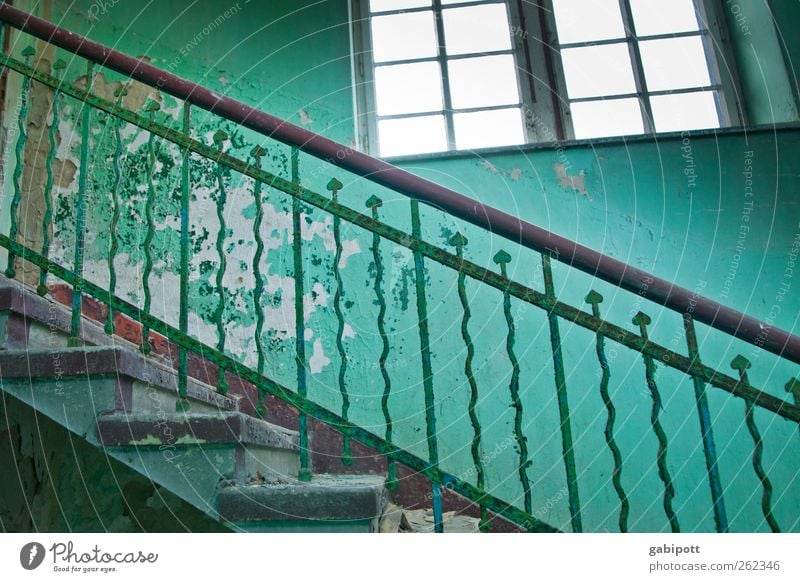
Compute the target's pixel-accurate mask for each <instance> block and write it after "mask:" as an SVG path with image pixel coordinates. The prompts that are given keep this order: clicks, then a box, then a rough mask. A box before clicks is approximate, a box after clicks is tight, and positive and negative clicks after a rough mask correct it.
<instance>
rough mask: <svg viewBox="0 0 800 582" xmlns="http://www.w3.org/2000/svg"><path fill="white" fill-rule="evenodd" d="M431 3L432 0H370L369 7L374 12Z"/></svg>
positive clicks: (417, 6) (416, 6) (419, 6)
mask: <svg viewBox="0 0 800 582" xmlns="http://www.w3.org/2000/svg"><path fill="white" fill-rule="evenodd" d="M430 5H431V0H369V9H370V10H371V11H372V12H385V11H387V10H403V9H405V8H421V7H423V6H430Z"/></svg>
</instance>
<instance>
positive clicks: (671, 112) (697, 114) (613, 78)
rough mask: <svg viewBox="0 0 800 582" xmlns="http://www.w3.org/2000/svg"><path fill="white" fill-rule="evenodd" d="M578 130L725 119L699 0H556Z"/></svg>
mask: <svg viewBox="0 0 800 582" xmlns="http://www.w3.org/2000/svg"><path fill="white" fill-rule="evenodd" d="M552 3H553V16H554V20H555V24H556V30H557V35H558V49H559V53H560V55H561V66H562V68H563V77H564V83H565V85H566V93H567V94H566V99H567V100H568V103H569V110H570V112H571V118H572V129H573V134H574V137H576V138H589V137H603V136H610V135H624V134H636V133H644V132H652V131H657V132H665V131H678V130H685V129H708V128H715V127H720V125H722V124H723V123H725V122H726V121H727V118H726V113H725V111H724V110H723V104H722V98H721V95H720V90H721V86H720V84H719V83H718V82H717V80H716V79H715V78H714V77H715V75H713V74H712V71H713V70H715V67H714V62H713V59H714V56H713V50H712V47H711V38H710V32H709V30H708V28H707V25H706V24H705V19H704V18H703V16H702V13H700V12H699V11H698V10H697V8H696V6H695V2H694V1H693V0H668V1H663V0H662V1H659V0H622V1H620V0H591V1H590V2H587V1H586V0H552Z"/></svg>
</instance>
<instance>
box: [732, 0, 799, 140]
mask: <svg viewBox="0 0 800 582" xmlns="http://www.w3.org/2000/svg"><path fill="white" fill-rule="evenodd" d="M777 4H778V5H777V6H776V7H775V8H776V10H775V13H774V14H773V13H772V12H771V11H770V9H769V2H768V1H767V0H761V1H756V2H740V1H737V0H722V5H723V11H724V14H725V17H726V19H727V23H728V27H727V28H728V33H729V36H730V39H731V44H732V47H733V53H734V61H735V62H734V63H732V65H733V66H730V65H729V64H728V63H720V67H721V68H724V69H728V68H735V69H737V70H738V72H739V77H740V82H741V89H742V101H743V102H744V109H745V111H746V112H747V120H748V123H749V124H752V125H756V124H758V125H760V124H770V123H784V122H793V121H797V120H798V117H797V101H796V97H795V95H796V94H795V91H796V85H795V83H796V74H795V72H794V71H787V66H786V61H785V59H784V53H783V52H782V49H781V45H782V43H783V42H786V41H784V40H783V39H785V38H787V37H791V36H792V35H793V32H792V31H793V29H794V26H796V22H797V21H796V20H794V17H795V16H796V15H793V14H792V9H791V8H789V7H784V6H782V5H781V3H780V2H779V3H777Z"/></svg>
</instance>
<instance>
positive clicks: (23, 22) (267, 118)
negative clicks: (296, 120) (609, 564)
mask: <svg viewBox="0 0 800 582" xmlns="http://www.w3.org/2000/svg"><path fill="white" fill-rule="evenodd" d="M0 20H3V21H5V22H7V23H8V24H10V25H11V26H13V27H15V28H17V29H19V30H21V31H23V32H26V33H28V34H30V35H32V36H35V37H37V38H40V39H42V40H45V41H47V42H49V43H51V44H54V45H56V46H58V47H60V48H63V49H65V50H68V51H70V52H72V53H74V54H76V55H79V56H81V57H83V58H86V59H88V60H90V61H93V62H95V63H98V64H100V65H102V66H104V67H107V68H109V69H112V70H114V71H116V72H118V73H121V74H124V75H127V76H129V77H130V78H133V79H136V80H137V81H140V82H142V83H145V84H147V85H150V86H152V87H155V88H157V89H159V90H162V91H164V92H166V93H168V94H170V95H172V96H173V97H177V98H179V99H181V100H184V101H186V102H188V103H191V104H192V105H195V106H197V107H200V108H202V109H205V110H206V111H210V112H213V113H214V114H216V115H218V116H220V117H223V118H225V119H228V120H230V121H233V122H235V123H238V124H240V125H242V126H244V127H248V128H250V129H253V130H255V131H257V132H259V133H261V134H263V135H265V136H267V137H269V138H272V139H275V140H278V141H280V142H283V143H285V144H289V145H292V146H295V147H297V148H299V149H300V150H301V151H303V152H305V153H307V154H310V155H312V156H315V157H317V158H319V159H322V160H324V161H325V162H328V163H331V164H333V165H335V166H338V167H340V168H342V169H344V170H347V171H349V172H352V173H354V174H357V175H359V176H362V177H364V178H366V179H368V180H371V181H373V182H375V183H377V184H380V185H382V186H386V187H388V188H391V189H392V190H395V191H396V192H399V193H401V194H404V195H406V196H408V197H410V198H412V199H415V200H418V201H420V202H423V203H425V204H428V205H430V206H433V207H435V208H437V209H439V210H442V211H445V212H447V213H449V214H451V215H453V216H455V217H457V218H460V219H463V220H465V221H467V222H469V223H471V224H474V225H476V226H478V227H481V228H483V229H485V230H488V231H490V232H492V233H495V234H498V235H500V236H502V237H504V238H506V239H508V240H511V241H513V242H515V243H518V244H521V245H522V246H525V247H528V248H530V249H533V250H535V251H538V252H543V253H548V254H552V256H553V258H555V259H556V260H558V261H561V262H563V263H566V264H568V265H570V266H572V267H575V268H576V269H579V270H581V271H583V272H585V273H588V274H590V275H592V276H595V277H598V278H600V279H602V280H604V281H606V282H608V283H611V284H613V285H616V286H618V287H621V288H623V289H625V290H627V291H631V292H633V293H636V294H637V295H639V296H641V297H644V298H647V299H649V300H651V301H653V302H655V303H658V304H661V305H663V306H665V307H667V308H669V309H671V310H673V311H676V312H678V313H681V314H686V313H691V314H692V316H693V318H694V319H695V320H697V321H700V322H702V323H705V324H707V325H709V326H711V327H713V328H715V329H718V330H720V331H722V332H725V333H727V334H730V335H733V336H735V337H737V338H740V339H742V340H745V341H748V342H751V343H753V344H756V345H758V346H759V347H761V348H763V349H765V350H767V351H770V352H772V353H773V354H777V355H779V356H782V357H784V358H787V359H789V360H791V361H792V362H795V363H800V336H796V335H793V334H791V333H789V332H787V331H784V330H782V329H779V328H776V327H774V326H772V325H771V324H768V323H766V322H763V321H760V320H758V319H756V318H754V317H751V316H749V315H746V314H744V313H741V312H739V311H736V310H735V309H731V308H730V307H726V306H724V305H722V304H720V303H717V302H716V301H713V300H711V299H708V298H705V297H702V296H698V295H697V294H696V293H693V292H692V291H690V290H688V289H686V288H684V287H680V286H677V285H675V284H673V283H671V282H669V281H666V280H665V279H661V278H659V277H656V276H654V275H651V274H649V273H647V272H646V271H643V270H641V269H637V268H636V267H632V266H630V265H628V264H626V263H623V262H622V261H619V260H617V259H614V258H612V257H609V256H607V255H604V254H602V253H599V252H597V251H595V250H593V249H590V248H589V247H586V246H583V245H581V244H578V243H576V242H575V241H572V240H570V239H567V238H565V237H562V236H559V235H557V234H555V233H552V232H550V231H548V230H546V229H544V228H541V227H539V226H536V225H534V224H531V223H529V222H525V221H523V220H521V219H519V218H517V217H515V216H513V215H511V214H508V213H505V212H502V211H501V210H498V209H496V208H492V207H490V206H487V205H485V204H482V203H481V202H478V201H477V200H473V199H471V198H469V197H467V196H464V195H462V194H459V193H457V192H455V191H453V190H450V189H449V188H445V187H443V186H440V185H438V184H435V183H434V182H431V181H429V180H426V179H424V178H421V177H419V176H416V175H414V174H412V173H410V172H408V171H406V170H403V169H401V168H398V167H396V166H393V165H391V164H389V163H387V162H384V161H382V160H379V159H377V158H373V157H371V156H369V155H367V154H364V153H362V152H359V151H356V150H354V149H352V148H350V147H348V146H345V145H343V144H340V143H338V142H335V141H333V140H331V139H328V138H326V137H323V136H321V135H319V134H316V133H313V132H311V131H309V130H307V129H304V128H302V127H299V126H297V125H294V124H292V123H289V122H288V121H285V120H283V119H280V118H278V117H275V116H273V115H270V114H268V113H265V112H263V111H259V110H257V109H254V108H253V107H250V106H249V105H245V104H244V103H241V102H240V101H236V100H235V99H231V98H230V97H225V96H223V95H220V94H218V93H216V92H214V91H211V90H209V89H206V88H205V87H202V86H200V85H198V84H196V83H193V82H191V81H189V80H187V79H183V78H181V77H178V76H177V75H174V74H172V73H169V72H167V71H165V70H163V69H159V68H158V67H154V66H153V65H150V64H148V63H146V62H144V61H143V60H141V59H136V58H133V57H131V56H128V55H125V54H123V53H120V52H118V51H115V50H114V49H111V48H109V47H107V46H105V45H102V44H100V43H98V42H94V41H92V40H89V39H87V38H86V37H84V36H81V35H78V34H75V33H73V32H71V31H69V30H66V29H64V28H61V27H58V26H56V25H54V24H52V23H50V22H48V21H46V20H43V19H41V18H37V17H36V16H33V15H31V14H29V13H27V12H24V11H22V10H20V9H18V8H14V7H12V6H10V5H8V4H7V3H5V2H3V3H0Z"/></svg>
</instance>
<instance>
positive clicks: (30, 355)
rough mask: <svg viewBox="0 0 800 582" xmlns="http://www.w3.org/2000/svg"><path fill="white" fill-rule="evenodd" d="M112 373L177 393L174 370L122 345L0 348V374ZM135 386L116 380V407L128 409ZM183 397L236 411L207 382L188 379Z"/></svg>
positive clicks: (67, 375)
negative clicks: (23, 348)
mask: <svg viewBox="0 0 800 582" xmlns="http://www.w3.org/2000/svg"><path fill="white" fill-rule="evenodd" d="M91 376H116V377H120V378H121V377H125V378H129V379H132V380H134V381H138V382H142V383H145V384H147V385H148V386H152V387H154V388H160V389H162V390H166V391H170V392H174V393H175V394H176V396H177V392H178V375H177V373H176V372H175V371H173V370H170V369H168V368H167V367H165V366H162V365H161V364H159V363H157V362H154V361H152V360H151V359H150V358H147V357H145V356H143V355H142V354H140V353H138V352H136V351H134V350H131V349H127V348H124V347H122V346H85V347H77V348H55V349H47V350H6V351H0V377H2V378H6V379H10V378H28V379H31V378H47V377H59V378H70V377H84V378H85V377H91ZM134 390H135V387H134V386H133V383H132V382H124V383H120V391H121V393H120V394H119V398H120V403H119V407H118V408H120V409H122V410H130V403H131V401H132V398H133V391H134ZM187 392H188V394H187V396H188V397H189V399H191V400H197V401H200V402H203V403H205V404H208V405H210V406H212V407H214V408H218V409H222V410H230V411H235V410H238V405H239V404H238V399H237V398H231V397H229V396H225V395H222V394H220V393H218V392H217V391H216V390H214V388H213V387H211V386H209V385H208V384H204V383H202V382H199V381H197V380H195V379H193V378H188V382H187Z"/></svg>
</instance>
